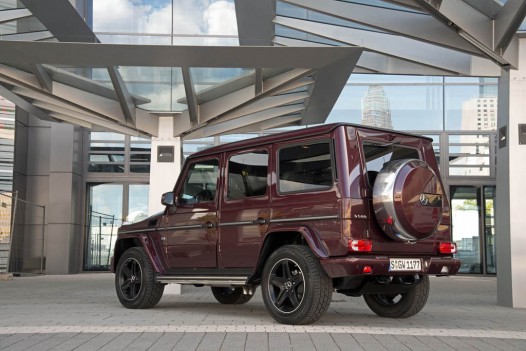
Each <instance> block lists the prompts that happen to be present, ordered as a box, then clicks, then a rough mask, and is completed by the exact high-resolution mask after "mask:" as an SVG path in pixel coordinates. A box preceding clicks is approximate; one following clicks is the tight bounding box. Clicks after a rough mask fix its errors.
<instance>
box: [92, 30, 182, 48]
mask: <svg viewBox="0 0 526 351" xmlns="http://www.w3.org/2000/svg"><path fill="white" fill-rule="evenodd" d="M97 38H99V40H100V42H101V43H102V44H136V45H172V38H171V36H168V34H167V35H166V36H151V35H131V34H120V35H114V34H111V35H107V34H98V33H97Z"/></svg>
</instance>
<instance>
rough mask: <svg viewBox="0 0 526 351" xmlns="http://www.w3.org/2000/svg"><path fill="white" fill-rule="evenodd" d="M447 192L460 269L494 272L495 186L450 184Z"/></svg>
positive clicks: (471, 271) (483, 272) (461, 271)
mask: <svg viewBox="0 0 526 351" xmlns="http://www.w3.org/2000/svg"><path fill="white" fill-rule="evenodd" d="M450 195H451V224H452V233H453V240H454V241H455V242H456V243H457V249H458V251H457V254H456V255H455V257H456V258H459V259H461V260H462V266H461V268H460V271H459V272H460V273H472V274H495V273H496V257H495V186H451V187H450Z"/></svg>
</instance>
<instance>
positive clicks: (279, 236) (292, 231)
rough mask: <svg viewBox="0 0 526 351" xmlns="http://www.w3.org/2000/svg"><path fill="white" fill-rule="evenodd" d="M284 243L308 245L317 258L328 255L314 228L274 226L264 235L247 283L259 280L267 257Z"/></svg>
mask: <svg viewBox="0 0 526 351" xmlns="http://www.w3.org/2000/svg"><path fill="white" fill-rule="evenodd" d="M285 245H304V246H308V247H309V248H310V250H311V251H312V252H313V254H314V255H315V256H316V257H317V258H327V257H329V250H328V248H327V246H326V245H325V243H324V242H323V241H322V240H321V239H320V236H319V234H318V233H317V231H316V230H315V229H313V228H309V227H306V226H303V227H299V228H298V227H279V228H275V229H273V230H270V231H269V232H267V234H266V235H265V239H264V241H263V244H262V245H261V250H260V252H259V258H258V262H257V264H256V267H255V270H254V273H253V274H252V276H251V277H250V278H249V279H248V283H249V284H252V283H258V282H259V281H260V280H261V276H262V273H263V267H264V266H265V262H266V261H267V259H268V258H269V257H270V255H271V254H272V253H273V252H274V251H276V250H277V249H278V248H280V247H282V246H285Z"/></svg>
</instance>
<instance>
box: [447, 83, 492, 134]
mask: <svg viewBox="0 0 526 351" xmlns="http://www.w3.org/2000/svg"><path fill="white" fill-rule="evenodd" d="M478 80H479V81H480V80H483V78H478ZM445 89H446V90H445V106H446V129H447V130H496V128H497V107H498V106H497V105H498V93H497V85H496V84H493V85H491V84H484V85H482V84H481V85H453V86H446V87H445Z"/></svg>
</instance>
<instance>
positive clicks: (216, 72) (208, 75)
mask: <svg viewBox="0 0 526 351" xmlns="http://www.w3.org/2000/svg"><path fill="white" fill-rule="evenodd" d="M190 74H191V76H192V81H193V83H194V89H195V91H196V92H197V93H199V92H202V91H203V90H205V89H208V88H211V87H213V86H216V85H221V84H224V83H227V82H229V81H233V80H236V81H239V80H241V79H244V77H245V78H249V77H250V76H251V75H252V76H253V75H254V69H251V68H250V69H249V68H215V67H206V68H205V67H192V68H190ZM250 78H252V77H250ZM252 82H253V78H252V79H251V80H250V82H248V83H247V85H250V84H252Z"/></svg>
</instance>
